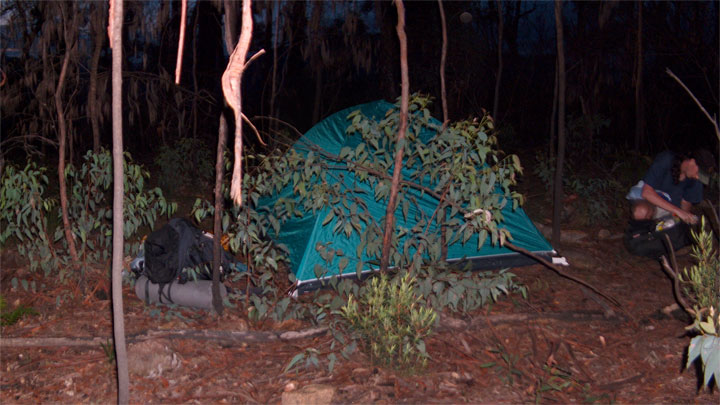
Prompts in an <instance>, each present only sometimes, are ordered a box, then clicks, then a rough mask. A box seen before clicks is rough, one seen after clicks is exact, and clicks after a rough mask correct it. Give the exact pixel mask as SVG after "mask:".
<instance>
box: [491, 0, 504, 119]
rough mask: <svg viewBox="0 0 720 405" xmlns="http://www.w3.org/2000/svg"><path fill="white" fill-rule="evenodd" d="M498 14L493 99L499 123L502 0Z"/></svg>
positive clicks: (501, 66) (501, 70)
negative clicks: (496, 63) (496, 65)
mask: <svg viewBox="0 0 720 405" xmlns="http://www.w3.org/2000/svg"><path fill="white" fill-rule="evenodd" d="M497 14H498V29H497V30H498V40H497V46H498V50H497V61H498V67H497V75H496V76H495V96H494V99H493V120H495V122H496V123H497V122H498V121H499V119H500V117H499V116H498V108H499V103H500V81H501V79H502V74H503V6H502V0H497Z"/></svg>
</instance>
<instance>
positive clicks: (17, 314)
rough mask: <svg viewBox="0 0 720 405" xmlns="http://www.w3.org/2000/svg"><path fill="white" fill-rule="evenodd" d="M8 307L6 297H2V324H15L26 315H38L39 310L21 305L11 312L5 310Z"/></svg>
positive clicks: (0, 300)
mask: <svg viewBox="0 0 720 405" xmlns="http://www.w3.org/2000/svg"><path fill="white" fill-rule="evenodd" d="M6 309H7V303H6V302H5V298H3V297H0V325H2V326H10V325H14V324H15V323H16V322H17V321H19V320H20V318H22V317H23V316H25V315H37V311H36V310H34V309H33V308H30V307H26V306H24V305H20V306H18V307H17V308H15V309H14V310H12V311H10V312H5V310H6Z"/></svg>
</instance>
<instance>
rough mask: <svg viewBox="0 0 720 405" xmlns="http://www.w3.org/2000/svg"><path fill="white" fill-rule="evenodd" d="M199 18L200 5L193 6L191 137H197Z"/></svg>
mask: <svg viewBox="0 0 720 405" xmlns="http://www.w3.org/2000/svg"><path fill="white" fill-rule="evenodd" d="M199 20H200V7H197V6H196V7H195V18H194V19H193V27H192V39H193V41H192V80H193V91H195V94H194V95H193V101H192V114H193V138H194V139H197V135H198V134H197V133H198V94H200V93H199V90H198V78H197V42H198V41H197V38H198V36H197V35H195V33H196V32H197V29H198V24H199Z"/></svg>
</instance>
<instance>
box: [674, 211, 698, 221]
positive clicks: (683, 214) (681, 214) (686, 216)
mask: <svg viewBox="0 0 720 405" xmlns="http://www.w3.org/2000/svg"><path fill="white" fill-rule="evenodd" d="M675 215H677V216H678V218H680V219H681V220H682V221H683V222H685V223H688V224H691V225H694V224H696V223H697V221H698V217H697V216H696V215H693V214H692V213H690V212H687V211H685V210H678V212H677V213H676V214H675Z"/></svg>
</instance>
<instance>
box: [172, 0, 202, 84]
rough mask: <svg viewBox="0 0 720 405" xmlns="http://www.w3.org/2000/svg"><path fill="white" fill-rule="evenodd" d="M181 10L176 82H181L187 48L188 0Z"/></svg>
mask: <svg viewBox="0 0 720 405" xmlns="http://www.w3.org/2000/svg"><path fill="white" fill-rule="evenodd" d="M180 10H181V11H180V39H178V52H177V62H175V84H180V75H181V74H182V60H183V51H184V50H185V24H186V23H185V20H187V0H182V6H181V8H180ZM196 12H197V11H196Z"/></svg>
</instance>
